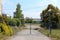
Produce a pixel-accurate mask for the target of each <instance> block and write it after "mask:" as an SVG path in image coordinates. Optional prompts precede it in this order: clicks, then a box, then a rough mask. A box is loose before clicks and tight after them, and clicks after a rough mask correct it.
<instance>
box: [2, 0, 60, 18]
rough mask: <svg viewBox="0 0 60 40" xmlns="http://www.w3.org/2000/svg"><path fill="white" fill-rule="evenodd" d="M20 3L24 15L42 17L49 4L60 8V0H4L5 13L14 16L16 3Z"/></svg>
mask: <svg viewBox="0 0 60 40" xmlns="http://www.w3.org/2000/svg"><path fill="white" fill-rule="evenodd" d="M18 3H20V5H21V9H22V11H23V12H22V13H23V14H24V17H32V18H40V13H41V12H42V10H44V9H45V8H46V7H47V5H48V4H53V5H54V6H57V7H58V8H60V0H2V5H3V10H2V12H3V13H6V14H8V15H10V16H12V17H13V12H14V11H15V9H16V5H17V4H18Z"/></svg>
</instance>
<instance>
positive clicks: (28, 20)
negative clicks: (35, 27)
mask: <svg viewBox="0 0 60 40" xmlns="http://www.w3.org/2000/svg"><path fill="white" fill-rule="evenodd" d="M32 20H33V19H32V18H28V17H26V19H25V23H32Z"/></svg>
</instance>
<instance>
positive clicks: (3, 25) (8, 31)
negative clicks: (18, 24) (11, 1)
mask: <svg viewBox="0 0 60 40" xmlns="http://www.w3.org/2000/svg"><path fill="white" fill-rule="evenodd" d="M0 28H1V32H4V33H5V34H6V35H12V34H13V31H12V28H11V27H9V26H7V25H6V23H0Z"/></svg>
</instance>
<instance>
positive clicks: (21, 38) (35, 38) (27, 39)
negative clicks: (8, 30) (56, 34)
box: [8, 25, 51, 40]
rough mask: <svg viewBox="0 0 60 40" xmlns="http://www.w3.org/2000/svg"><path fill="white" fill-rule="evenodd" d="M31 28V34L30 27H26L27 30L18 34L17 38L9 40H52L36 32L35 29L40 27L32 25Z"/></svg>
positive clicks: (13, 37)
mask: <svg viewBox="0 0 60 40" xmlns="http://www.w3.org/2000/svg"><path fill="white" fill-rule="evenodd" d="M31 27H32V29H31V33H30V29H29V28H30V25H26V28H25V29H23V30H22V31H20V32H18V33H17V34H16V35H15V36H12V37H10V38H9V39H8V40H51V39H50V38H49V37H47V36H45V35H44V34H42V33H40V32H38V31H37V30H34V28H39V26H38V25H32V26H31Z"/></svg>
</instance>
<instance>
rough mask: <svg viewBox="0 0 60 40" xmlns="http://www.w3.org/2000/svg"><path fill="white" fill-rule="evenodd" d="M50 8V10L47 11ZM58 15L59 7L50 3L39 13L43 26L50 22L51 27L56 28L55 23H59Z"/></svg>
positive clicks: (46, 26)
mask: <svg viewBox="0 0 60 40" xmlns="http://www.w3.org/2000/svg"><path fill="white" fill-rule="evenodd" d="M50 9H51V11H49V10H50ZM59 15H60V12H59V9H58V8H57V7H54V6H53V5H52V4H49V5H48V7H47V8H46V9H45V10H43V11H42V13H41V20H42V23H41V25H42V26H43V27H45V28H49V26H50V24H52V28H53V29H57V28H58V25H57V24H60V22H59V21H60V20H59V19H60V18H59ZM50 20H51V21H50ZM50 22H51V23H50Z"/></svg>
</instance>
